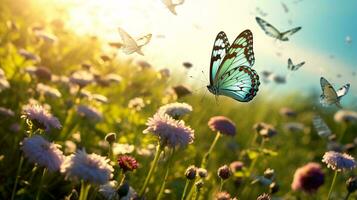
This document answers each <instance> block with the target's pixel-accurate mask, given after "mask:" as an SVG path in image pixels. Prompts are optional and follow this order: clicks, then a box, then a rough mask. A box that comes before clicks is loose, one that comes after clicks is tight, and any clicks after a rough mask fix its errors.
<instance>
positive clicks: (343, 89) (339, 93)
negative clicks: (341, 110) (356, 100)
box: [336, 83, 350, 99]
mask: <svg viewBox="0 0 357 200" xmlns="http://www.w3.org/2000/svg"><path fill="white" fill-rule="evenodd" d="M349 89H350V84H349V83H347V84H346V85H344V86H342V87H341V88H340V89H338V90H337V92H336V94H337V98H338V99H341V98H342V97H343V96H345V95H346V94H347V92H348V90H349Z"/></svg>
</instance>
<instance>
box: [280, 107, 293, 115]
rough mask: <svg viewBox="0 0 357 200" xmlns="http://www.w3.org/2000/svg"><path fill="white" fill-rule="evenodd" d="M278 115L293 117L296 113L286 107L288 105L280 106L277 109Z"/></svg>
mask: <svg viewBox="0 0 357 200" xmlns="http://www.w3.org/2000/svg"><path fill="white" fill-rule="evenodd" d="M279 113H280V115H282V116H285V117H295V116H296V115H297V113H296V111H295V110H293V109H291V108H288V107H282V108H281V109H280V111H279Z"/></svg>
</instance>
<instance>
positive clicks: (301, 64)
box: [295, 61, 305, 71]
mask: <svg viewBox="0 0 357 200" xmlns="http://www.w3.org/2000/svg"><path fill="white" fill-rule="evenodd" d="M303 65H305V61H304V62H301V63H299V64H297V65H295V71H296V70H298V69H299V68H300V67H302V66H303Z"/></svg>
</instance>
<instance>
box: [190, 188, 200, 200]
mask: <svg viewBox="0 0 357 200" xmlns="http://www.w3.org/2000/svg"><path fill="white" fill-rule="evenodd" d="M200 192H201V189H198V188H196V190H195V193H194V194H193V198H192V199H194V200H197V199H198V197H199V196H200Z"/></svg>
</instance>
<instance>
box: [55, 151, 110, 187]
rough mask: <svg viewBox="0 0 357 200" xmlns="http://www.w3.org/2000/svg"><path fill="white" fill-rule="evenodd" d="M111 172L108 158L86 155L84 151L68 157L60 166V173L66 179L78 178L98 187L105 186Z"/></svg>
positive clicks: (93, 154)
mask: <svg viewBox="0 0 357 200" xmlns="http://www.w3.org/2000/svg"><path fill="white" fill-rule="evenodd" d="M113 171H114V168H113V167H112V166H111V165H109V159H108V158H106V157H103V156H100V155H97V154H95V153H92V154H87V153H86V152H85V150H83V151H82V150H79V151H77V152H76V153H75V154H72V155H70V156H68V157H67V158H66V159H65V160H64V162H63V164H62V166H61V172H62V173H64V174H65V175H66V177H67V178H79V179H82V180H84V181H89V182H91V183H94V184H99V185H103V184H106V183H107V182H108V181H109V180H110V179H111V178H112V176H113V174H112V173H113Z"/></svg>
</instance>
